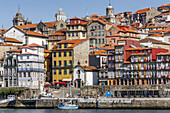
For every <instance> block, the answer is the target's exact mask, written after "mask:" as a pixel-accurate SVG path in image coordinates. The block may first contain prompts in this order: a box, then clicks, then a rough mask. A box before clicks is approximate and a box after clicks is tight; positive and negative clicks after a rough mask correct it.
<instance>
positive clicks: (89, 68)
mask: <svg viewBox="0 0 170 113" xmlns="http://www.w3.org/2000/svg"><path fill="white" fill-rule="evenodd" d="M78 66H80V67H82V68H83V69H84V70H97V68H96V67H94V66H81V65H78Z"/></svg>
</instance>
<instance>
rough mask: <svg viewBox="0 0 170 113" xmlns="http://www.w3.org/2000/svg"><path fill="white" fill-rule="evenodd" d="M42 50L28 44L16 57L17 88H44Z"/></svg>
mask: <svg viewBox="0 0 170 113" xmlns="http://www.w3.org/2000/svg"><path fill="white" fill-rule="evenodd" d="M44 71H45V69H44V48H43V46H40V45H38V44H35V43H33V44H29V45H27V46H23V47H22V52H21V54H20V55H18V81H19V87H29V88H32V89H40V90H43V88H44V76H45V75H44Z"/></svg>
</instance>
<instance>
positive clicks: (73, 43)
mask: <svg viewBox="0 0 170 113" xmlns="http://www.w3.org/2000/svg"><path fill="white" fill-rule="evenodd" d="M86 40H87V39H75V40H61V41H59V42H57V44H56V45H54V46H53V48H52V49H53V50H56V49H57V45H58V44H72V45H71V46H69V47H68V48H73V47H74V46H76V45H77V44H79V43H81V42H83V41H86Z"/></svg>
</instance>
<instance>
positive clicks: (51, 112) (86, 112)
mask: <svg viewBox="0 0 170 113" xmlns="http://www.w3.org/2000/svg"><path fill="white" fill-rule="evenodd" d="M0 113H170V111H169V110H117V109H116V110H114V109H78V110H58V109H0Z"/></svg>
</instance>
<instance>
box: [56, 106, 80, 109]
mask: <svg viewBox="0 0 170 113" xmlns="http://www.w3.org/2000/svg"><path fill="white" fill-rule="evenodd" d="M78 107H79V106H64V105H62V106H61V105H59V106H58V109H78Z"/></svg>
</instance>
